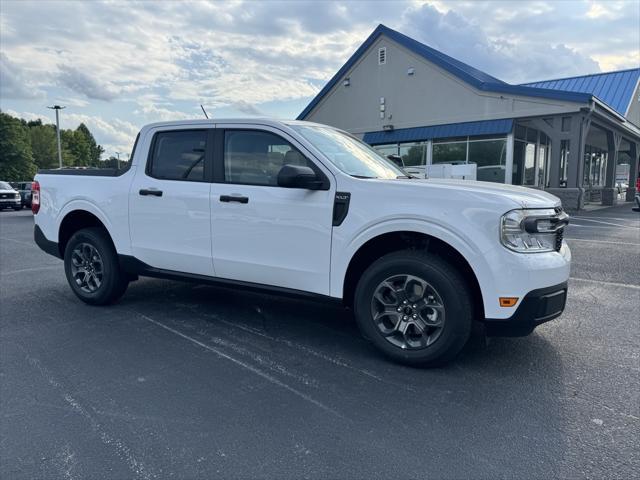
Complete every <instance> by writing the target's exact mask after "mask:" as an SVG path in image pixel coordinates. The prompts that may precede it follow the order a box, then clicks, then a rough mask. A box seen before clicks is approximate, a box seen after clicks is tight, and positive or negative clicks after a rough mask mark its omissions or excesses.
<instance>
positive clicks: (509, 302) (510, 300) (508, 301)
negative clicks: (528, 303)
mask: <svg viewBox="0 0 640 480" xmlns="http://www.w3.org/2000/svg"><path fill="white" fill-rule="evenodd" d="M516 303H518V297H500V306H501V307H513V306H514V305H515V304H516Z"/></svg>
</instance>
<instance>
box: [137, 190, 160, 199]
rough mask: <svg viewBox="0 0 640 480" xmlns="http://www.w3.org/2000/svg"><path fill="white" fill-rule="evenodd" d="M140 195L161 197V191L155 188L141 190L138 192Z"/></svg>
mask: <svg viewBox="0 0 640 480" xmlns="http://www.w3.org/2000/svg"><path fill="white" fill-rule="evenodd" d="M138 193H139V194H140V195H153V196H154V197H161V196H162V190H158V189H157V188H143V189H141V190H140V191H139V192H138Z"/></svg>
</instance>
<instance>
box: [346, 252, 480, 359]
mask: <svg viewBox="0 0 640 480" xmlns="http://www.w3.org/2000/svg"><path fill="white" fill-rule="evenodd" d="M354 310H355V316H356V320H357V322H358V325H359V327H360V330H361V331H362V333H363V334H364V336H365V337H366V338H368V339H369V340H370V341H371V342H372V343H373V344H374V345H375V346H376V347H377V348H378V349H379V350H380V351H381V352H382V353H384V354H385V355H386V356H388V357H390V358H391V359H393V360H395V361H397V362H400V363H403V364H406V365H414V366H437V365H442V364H444V363H446V362H448V361H450V360H452V359H453V358H454V357H455V356H456V355H457V354H458V353H459V352H460V350H461V349H462V347H463V346H464V345H465V343H466V342H467V340H468V338H469V334H470V332H471V325H472V320H473V303H472V297H471V293H470V292H469V287H468V286H467V283H466V282H465V281H464V278H463V277H462V276H461V275H460V273H459V272H458V270H457V269H455V268H454V267H453V266H451V265H450V264H449V263H447V262H445V261H444V260H442V259H441V258H440V257H438V256H435V255H432V254H429V253H427V252H423V251H416V250H403V251H399V252H394V253H390V254H388V255H385V256H384V257H382V258H380V259H378V260H377V261H376V262H374V263H373V264H372V265H371V266H370V267H369V268H368V269H367V270H366V271H365V272H364V274H363V275H362V277H361V278H360V281H359V282H358V286H357V288H356V292H355V301H354Z"/></svg>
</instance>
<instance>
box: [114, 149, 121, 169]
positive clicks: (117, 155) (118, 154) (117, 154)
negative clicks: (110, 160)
mask: <svg viewBox="0 0 640 480" xmlns="http://www.w3.org/2000/svg"><path fill="white" fill-rule="evenodd" d="M115 154H116V157H118V161H117V164H116V165H117V166H118V168H117V169H118V170H120V152H115Z"/></svg>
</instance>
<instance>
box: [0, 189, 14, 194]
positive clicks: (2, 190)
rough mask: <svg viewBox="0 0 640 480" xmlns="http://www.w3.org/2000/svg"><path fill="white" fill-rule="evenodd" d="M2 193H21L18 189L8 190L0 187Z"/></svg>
mask: <svg viewBox="0 0 640 480" xmlns="http://www.w3.org/2000/svg"><path fill="white" fill-rule="evenodd" d="M0 193H19V192H18V191H17V190H6V189H2V188H0Z"/></svg>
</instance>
